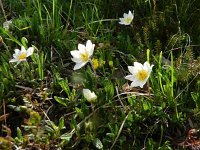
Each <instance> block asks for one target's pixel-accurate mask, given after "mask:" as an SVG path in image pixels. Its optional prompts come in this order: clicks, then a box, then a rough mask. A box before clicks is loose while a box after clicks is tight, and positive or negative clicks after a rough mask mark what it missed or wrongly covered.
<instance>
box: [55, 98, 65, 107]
mask: <svg viewBox="0 0 200 150" xmlns="http://www.w3.org/2000/svg"><path fill="white" fill-rule="evenodd" d="M54 99H55V100H56V101H57V102H58V103H59V104H61V105H63V106H67V99H66V98H62V97H57V96H54Z"/></svg>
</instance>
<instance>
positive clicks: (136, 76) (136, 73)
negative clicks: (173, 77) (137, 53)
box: [125, 62, 153, 88]
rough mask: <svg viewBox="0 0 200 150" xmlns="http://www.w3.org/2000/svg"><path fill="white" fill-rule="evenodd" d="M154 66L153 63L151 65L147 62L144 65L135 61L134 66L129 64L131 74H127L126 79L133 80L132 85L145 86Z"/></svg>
mask: <svg viewBox="0 0 200 150" xmlns="http://www.w3.org/2000/svg"><path fill="white" fill-rule="evenodd" d="M152 67H153V65H151V66H150V64H149V63H148V62H145V63H144V65H142V64H141V63H138V62H134V66H128V70H129V72H130V73H131V75H128V76H126V77H125V79H127V80H130V81H132V83H131V87H137V86H140V87H141V88H143V86H144V85H145V83H146V82H147V80H148V78H149V76H150V74H151V71H152Z"/></svg>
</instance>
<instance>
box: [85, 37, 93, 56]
mask: <svg viewBox="0 0 200 150" xmlns="http://www.w3.org/2000/svg"><path fill="white" fill-rule="evenodd" d="M94 46H95V44H92V42H91V41H90V40H88V41H87V43H86V50H87V52H88V53H89V56H92V54H93V52H94Z"/></svg>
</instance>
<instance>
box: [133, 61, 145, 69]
mask: <svg viewBox="0 0 200 150" xmlns="http://www.w3.org/2000/svg"><path fill="white" fill-rule="evenodd" d="M134 67H135V68H136V69H142V68H143V65H142V64H141V63H139V62H134Z"/></svg>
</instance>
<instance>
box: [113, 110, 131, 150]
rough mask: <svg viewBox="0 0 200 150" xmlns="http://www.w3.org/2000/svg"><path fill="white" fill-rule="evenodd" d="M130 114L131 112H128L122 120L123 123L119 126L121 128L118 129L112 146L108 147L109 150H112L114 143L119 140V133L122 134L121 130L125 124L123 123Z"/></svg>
mask: <svg viewBox="0 0 200 150" xmlns="http://www.w3.org/2000/svg"><path fill="white" fill-rule="evenodd" d="M131 112H132V111H129V113H128V114H127V115H126V117H125V118H124V120H123V122H122V124H121V126H120V128H119V131H118V133H117V136H116V138H115V140H114V142H113V144H112V146H111V147H110V150H112V148H113V147H114V145H115V143H116V142H117V139H118V138H119V135H120V134H121V132H122V129H123V127H124V124H125V122H126V120H127V118H128V116H129V114H130V113H131Z"/></svg>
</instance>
